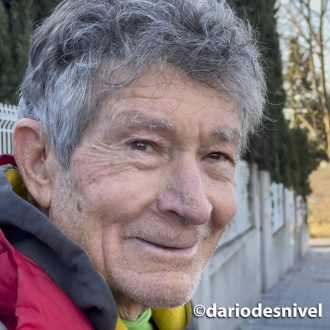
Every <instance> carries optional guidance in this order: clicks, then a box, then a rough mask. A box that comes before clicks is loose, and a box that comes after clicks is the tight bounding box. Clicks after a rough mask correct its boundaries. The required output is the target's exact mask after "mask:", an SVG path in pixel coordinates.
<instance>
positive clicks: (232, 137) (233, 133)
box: [107, 110, 241, 146]
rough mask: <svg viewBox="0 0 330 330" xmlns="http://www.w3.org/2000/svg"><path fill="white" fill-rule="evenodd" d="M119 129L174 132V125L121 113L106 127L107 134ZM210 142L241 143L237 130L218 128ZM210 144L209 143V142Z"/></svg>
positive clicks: (143, 116) (114, 116)
mask: <svg viewBox="0 0 330 330" xmlns="http://www.w3.org/2000/svg"><path fill="white" fill-rule="evenodd" d="M120 127H131V128H133V127H139V128H143V129H146V130H164V131H168V130H171V131H172V130H174V129H175V124H174V123H173V122H171V121H169V120H165V119H159V118H153V117H150V116H147V115H145V114H143V113H141V112H139V111H134V110H132V111H123V112H120V113H114V114H113V115H112V116H111V118H110V125H107V132H108V133H109V132H111V130H112V129H115V128H120ZM210 137H211V140H212V142H213V141H214V142H215V143H223V142H227V143H229V144H232V145H235V146H238V145H239V144H240V141H241V135H240V133H239V131H238V130H236V129H232V128H227V127H218V128H216V129H215V130H214V131H213V132H212V134H211V136H210ZM210 142H211V141H210Z"/></svg>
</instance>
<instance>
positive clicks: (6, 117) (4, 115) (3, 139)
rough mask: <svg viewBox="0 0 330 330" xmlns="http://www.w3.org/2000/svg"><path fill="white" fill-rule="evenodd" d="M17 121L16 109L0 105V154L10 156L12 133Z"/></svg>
mask: <svg viewBox="0 0 330 330" xmlns="http://www.w3.org/2000/svg"><path fill="white" fill-rule="evenodd" d="M16 120H17V107H16V106H14V105H9V104H3V103H0V154H11V153H12V152H13V147H12V133H13V128H14V125H15V122H16Z"/></svg>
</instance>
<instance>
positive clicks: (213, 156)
mask: <svg viewBox="0 0 330 330" xmlns="http://www.w3.org/2000/svg"><path fill="white" fill-rule="evenodd" d="M208 157H209V158H211V159H213V160H224V161H226V160H230V157H229V156H228V155H226V154H225V153H223V152H211V153H210V154H209V155H208Z"/></svg>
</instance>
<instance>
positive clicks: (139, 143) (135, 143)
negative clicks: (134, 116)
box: [130, 140, 153, 151]
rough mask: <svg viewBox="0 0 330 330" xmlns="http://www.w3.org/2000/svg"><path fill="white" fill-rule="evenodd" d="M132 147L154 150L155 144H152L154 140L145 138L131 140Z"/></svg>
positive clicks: (134, 148)
mask: <svg viewBox="0 0 330 330" xmlns="http://www.w3.org/2000/svg"><path fill="white" fill-rule="evenodd" d="M130 147H131V149H133V150H139V151H152V149H153V144H152V142H149V141H145V140H135V141H133V142H130Z"/></svg>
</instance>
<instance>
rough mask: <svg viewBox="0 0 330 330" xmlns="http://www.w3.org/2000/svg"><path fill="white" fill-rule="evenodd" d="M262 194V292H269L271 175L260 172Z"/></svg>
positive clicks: (270, 270) (270, 277)
mask: <svg viewBox="0 0 330 330" xmlns="http://www.w3.org/2000/svg"><path fill="white" fill-rule="evenodd" d="M260 193H261V207H260V210H261V217H260V220H261V222H260V224H261V229H262V230H261V274H262V290H263V291H264V292H266V291H268V290H269V289H270V288H271V286H272V246H273V228H272V201H271V183H270V174H269V173H268V172H266V171H260Z"/></svg>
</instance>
